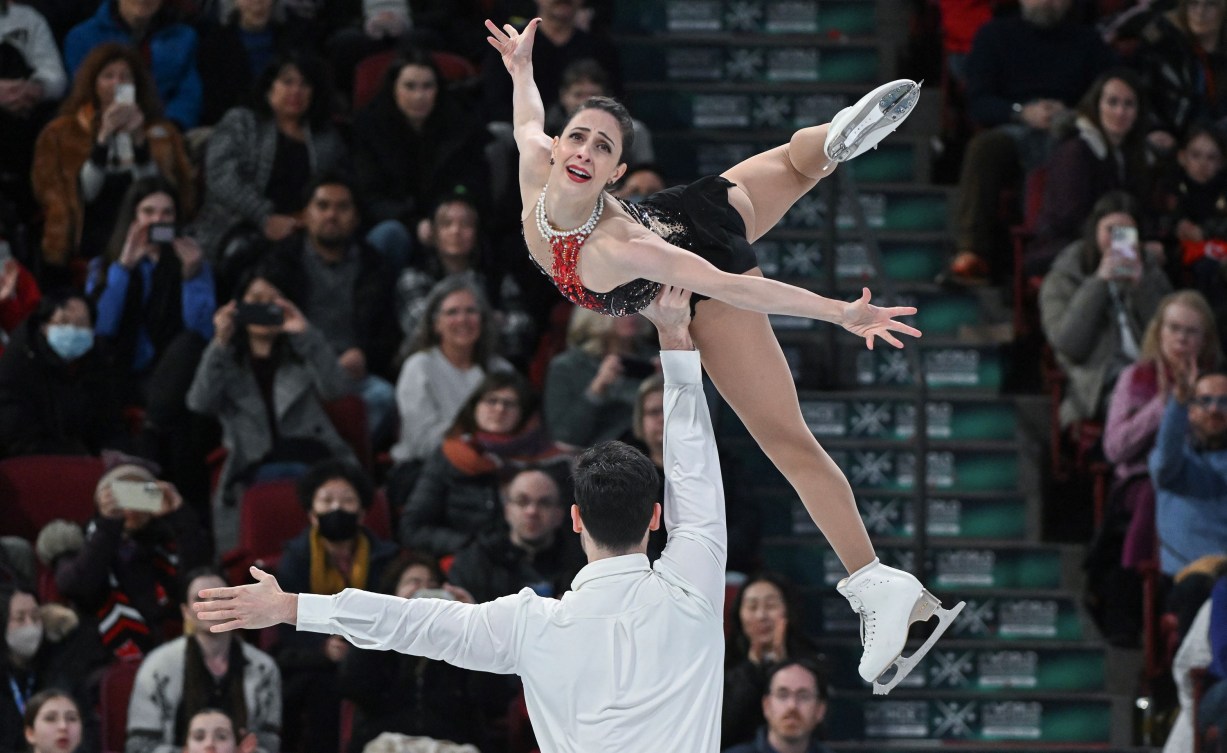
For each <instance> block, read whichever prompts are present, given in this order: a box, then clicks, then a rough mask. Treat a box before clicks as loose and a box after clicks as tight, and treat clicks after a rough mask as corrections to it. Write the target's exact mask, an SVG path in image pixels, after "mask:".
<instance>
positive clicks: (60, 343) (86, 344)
mask: <svg viewBox="0 0 1227 753" xmlns="http://www.w3.org/2000/svg"><path fill="white" fill-rule="evenodd" d="M47 344H48V345H50V346H51V349H52V350H54V351H55V354H56V355H57V356H59V357H60V358H63V359H64V360H65V361H75V360H77V359H78V358H80V357H81V356H83V355H85V354H86V353H87V352H88V351H89V349H90V348H92V347H94V331H93V330H92V329H86V328H85V327H74V326H73V325H71V324H52V325H50V326H49V327H47Z"/></svg>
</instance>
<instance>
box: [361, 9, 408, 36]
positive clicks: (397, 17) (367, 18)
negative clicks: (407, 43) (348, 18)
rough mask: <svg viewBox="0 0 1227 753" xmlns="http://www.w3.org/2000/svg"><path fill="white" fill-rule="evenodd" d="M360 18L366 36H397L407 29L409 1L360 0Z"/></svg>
mask: <svg viewBox="0 0 1227 753" xmlns="http://www.w3.org/2000/svg"><path fill="white" fill-rule="evenodd" d="M362 19H363V26H364V28H365V29H366V35H367V36H368V37H371V38H373V39H380V38H382V37H388V38H389V39H391V38H395V37H399V36H400V35H401V34H404V33H405V32H406V31H408V30H409V24H410V20H409V3H408V1H407V0H362Z"/></svg>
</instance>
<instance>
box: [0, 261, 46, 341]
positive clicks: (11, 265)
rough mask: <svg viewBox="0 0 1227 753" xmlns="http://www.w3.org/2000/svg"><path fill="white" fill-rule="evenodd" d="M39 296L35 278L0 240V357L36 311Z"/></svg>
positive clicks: (40, 296) (40, 297)
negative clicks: (18, 328) (21, 325)
mask: <svg viewBox="0 0 1227 753" xmlns="http://www.w3.org/2000/svg"><path fill="white" fill-rule="evenodd" d="M42 295H43V294H42V291H41V290H39V289H38V282H36V281H35V279H34V275H32V274H30V270H28V269H26V266H25V265H24V264H22V263H21V262H19V261H17V260H16V259H14V258H13V247H12V246H11V245H10V244H9V242H8V241H6V240H4V239H3V238H0V355H3V354H4V349H5V348H6V347H8V344H9V341H10V340H11V339H12V337H13V335H14V333H16V332H17V327H18V326H19V325H20V324H21V323H22V322H24V321H25V320H26V317H27V316H29V315H30V314H32V313H34V309H36V308H38V302H39V300H41V299H42Z"/></svg>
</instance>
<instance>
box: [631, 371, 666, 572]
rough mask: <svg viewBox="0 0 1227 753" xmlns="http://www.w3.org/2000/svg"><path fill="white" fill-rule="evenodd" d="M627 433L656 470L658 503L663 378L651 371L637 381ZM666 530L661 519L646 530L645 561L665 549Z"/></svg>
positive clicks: (662, 486) (662, 485)
mask: <svg viewBox="0 0 1227 753" xmlns="http://www.w3.org/2000/svg"><path fill="white" fill-rule="evenodd" d="M631 433H632V435H634V438H635V446H636V447H638V448H639V449H640V450H642V451H643V454H644V455H647V456H648V459H649V460H651V461H652V465H655V466H656V470H658V471H660V473H661V478H660V500H661V501H660V504H661V505H662V508H663V505H664V503H665V502H664V500H665V479H664V468H665V378H664V376H662V375H660V374H653V375H652V376H650V377H648V378H647V379H644V380H643V381H642V382H640V383H639V390H638V392H637V393H636V395H635V410H634V413H633V414H631ZM668 540H669V532H668V531H666V530H665V524H664V522H663V519H662V522H661V524H660V528H657V529H656V530H655V531H649V532H648V561H650V562H655V561H656V560H657V559H658V558H659V557H660V555H661V553H662V552H663V551H664V550H665V544H666V543H668Z"/></svg>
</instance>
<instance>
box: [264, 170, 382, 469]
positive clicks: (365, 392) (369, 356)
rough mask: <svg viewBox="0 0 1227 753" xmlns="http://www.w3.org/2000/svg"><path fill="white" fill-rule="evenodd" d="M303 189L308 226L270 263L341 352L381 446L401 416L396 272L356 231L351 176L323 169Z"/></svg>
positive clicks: (376, 442) (343, 366) (280, 248)
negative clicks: (395, 366)
mask: <svg viewBox="0 0 1227 753" xmlns="http://www.w3.org/2000/svg"><path fill="white" fill-rule="evenodd" d="M305 195H306V196H308V197H309V198H308V200H307V207H306V209H304V210H303V226H304V227H303V231H302V232H301V233H296V234H295V235H292V236H291V237H289V238H286V239H285V240H284V241H282V242H281V243H280V244H278V246H277V247H276V248H275V249H274V255H273V257H272V258H273V266H272V267H271V270H272V273H273V274H275V275H276V278H277V279H278V280H280V281H281V282H282V283H283V288H282V289H283V290H284V291H286V293H287V294H288V295H289V296H290V298H291V300H292V301H293V302H294V303H295V304H296V305H297V306H298V308H299V309H301V310H302V313H303V315H304V316H306V317H307V319H308V320H309V321H311V322H312V324H314V326H316V327H318V328H319V330H320V332H321V333H322V334H323V336H324V339H325V340H327V341H328V344H329V345H330V346H331V347H332V349H333V350H334V351H336V352H337V353H338V354H340V355H339V356H338V357H337V364H338V365H339V366H340V367H341V370H342V371H343V372H344V373H345V376H346V377H347V381H348V382H349V387H350V388H351V389H352V390H353V391H356V392H357V393H358V394H360V395H361V396H362V400H363V402H364V403H365V404H366V415H367V421H368V423H369V426H370V432H371V438H372V442H373V444H374V445H375V446H380V444H381V443H382V442H383V441H384V440H385V439H386V438H390V437H391V436H392V432H393V426H394V425H395V423H396V393H395V392H394V391H393V389H392V385H391V383H390V382H388V380H387V379H385V378H384V375H385V374H387V373H388V372H389V371H390V369H391V361H392V355H393V354H394V353H395V352H396V348H397V344H398V342H399V337H398V335H397V332H396V322H395V321H394V320H393V317H392V313H393V305H392V300H393V290H394V285H395V280H394V278H393V276H392V274H391V271H390V270H389V268H388V264H387V262H386V261H385V260H384V259H383V258H381V256H380V254H379V252H377V251H375V250H374V249H373V248H371V247H370V246H369V245H367V244H365V243H363V242H362V240H361V239H360V238H358V237H356V236H355V235H354V231H356V230H357V229H358V210H357V205H356V203H355V201H356V197H355V194H354V190H353V187H352V186H351V185H350V183H349V182H348V181H346V180H345V179H344V178H341V177H339V176H337V175H335V174H332V175H330V174H323V175H321V176H319V177H317V178H315V179H313V180H312V181H311V183H310V184H309V185H308V187H307V191H306V194H305Z"/></svg>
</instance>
